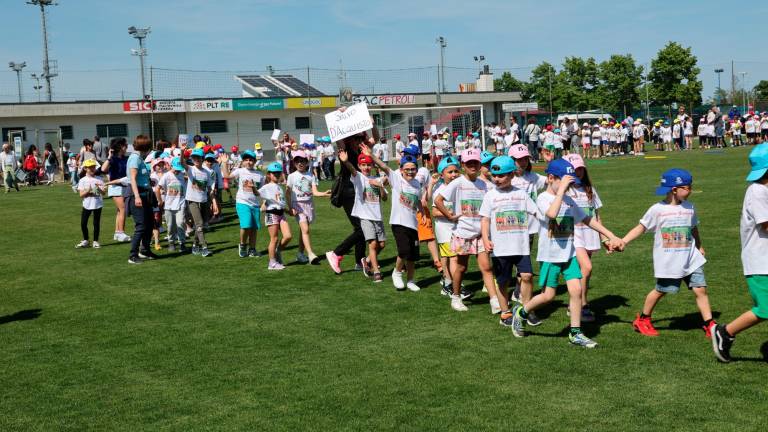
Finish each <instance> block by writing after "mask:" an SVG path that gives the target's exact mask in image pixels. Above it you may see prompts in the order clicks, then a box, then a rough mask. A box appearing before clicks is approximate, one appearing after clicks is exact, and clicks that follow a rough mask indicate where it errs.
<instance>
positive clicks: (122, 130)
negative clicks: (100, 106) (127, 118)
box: [96, 123, 128, 138]
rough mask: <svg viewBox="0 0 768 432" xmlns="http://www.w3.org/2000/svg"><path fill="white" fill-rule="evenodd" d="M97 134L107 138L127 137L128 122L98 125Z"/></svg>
mask: <svg viewBox="0 0 768 432" xmlns="http://www.w3.org/2000/svg"><path fill="white" fill-rule="evenodd" d="M96 135H98V136H100V137H107V138H125V137H127V136H128V125H127V124H126V123H118V124H100V125H96Z"/></svg>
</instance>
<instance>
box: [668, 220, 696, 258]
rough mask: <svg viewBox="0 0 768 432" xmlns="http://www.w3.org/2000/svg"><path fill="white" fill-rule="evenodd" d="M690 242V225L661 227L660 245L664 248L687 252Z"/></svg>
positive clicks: (691, 235)
mask: <svg viewBox="0 0 768 432" xmlns="http://www.w3.org/2000/svg"><path fill="white" fill-rule="evenodd" d="M692 244H693V234H692V230H691V227H690V226H680V227H665V228H662V229H661V247H662V248H664V249H680V250H682V251H686V252H687V251H688V250H690V248H691V245H692Z"/></svg>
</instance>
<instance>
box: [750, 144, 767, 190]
mask: <svg viewBox="0 0 768 432" xmlns="http://www.w3.org/2000/svg"><path fill="white" fill-rule="evenodd" d="M749 164H750V165H752V170H751V171H750V172H749V175H748V176H747V181H751V182H753V181H758V180H760V179H761V178H763V176H764V175H765V172H766V171H768V143H762V144H760V145H758V146H757V147H755V148H754V149H752V151H751V152H750V153H749Z"/></svg>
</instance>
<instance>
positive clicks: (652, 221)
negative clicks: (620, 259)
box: [623, 168, 716, 338]
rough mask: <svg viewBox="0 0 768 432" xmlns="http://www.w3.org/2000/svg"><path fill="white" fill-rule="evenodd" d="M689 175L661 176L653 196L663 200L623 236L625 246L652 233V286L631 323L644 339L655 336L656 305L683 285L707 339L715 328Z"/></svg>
mask: <svg viewBox="0 0 768 432" xmlns="http://www.w3.org/2000/svg"><path fill="white" fill-rule="evenodd" d="M692 185H693V176H691V173H689V172H688V171H686V170H683V169H679V168H673V169H671V170H669V171H666V172H665V173H664V174H662V175H661V185H660V186H659V187H658V188H656V195H664V196H665V198H664V199H663V200H662V201H660V202H658V203H656V204H654V205H652V206H651V208H650V209H648V211H647V212H646V213H645V215H644V216H643V218H642V219H640V223H639V224H638V225H637V226H636V227H634V228H632V230H630V231H629V232H628V233H627V235H625V236H624V239H623V240H624V242H625V243H627V244H628V243H629V242H631V241H633V240H635V239H636V238H638V237H640V236H641V235H642V234H643V233H645V232H646V231H653V232H654V233H655V234H654V242H653V272H654V276H655V277H656V287H655V288H654V289H653V290H651V292H649V293H648V295H647V296H646V297H645V303H644V304H643V310H642V312H641V313H639V314H638V315H637V317H636V319H635V320H634V321H633V322H632V327H634V329H635V331H637V332H639V333H640V334H642V335H644V336H658V335H659V332H658V331H656V329H655V328H654V327H653V324H652V323H651V314H652V313H653V309H654V308H655V307H656V304H657V303H658V302H659V300H661V298H662V297H664V296H665V295H666V294H668V293H673V294H676V293H677V292H678V291H679V290H680V284H681V283H682V282H685V284H686V285H687V286H688V289H690V290H691V291H693V293H694V294H695V295H696V305H697V306H698V308H699V312H700V313H701V318H702V320H703V326H702V328H703V329H704V333H705V335H706V336H707V337H708V338H709V337H710V336H711V332H712V329H713V328H714V326H715V325H716V323H715V321H714V320H713V319H712V309H711V308H710V306H709V297H708V296H707V282H706V280H705V279H704V263H706V262H707V260H706V259H705V258H704V248H703V247H702V245H701V238H700V237H699V229H698V227H697V225H698V224H699V219H698V217H697V216H696V209H694V207H693V204H691V203H690V202H688V201H687V199H688V196H689V195H690V194H691V186H692Z"/></svg>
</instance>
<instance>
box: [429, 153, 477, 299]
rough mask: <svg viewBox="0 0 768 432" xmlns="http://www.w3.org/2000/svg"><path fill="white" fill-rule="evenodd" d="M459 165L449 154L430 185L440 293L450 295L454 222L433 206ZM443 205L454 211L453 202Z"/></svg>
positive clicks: (444, 202)
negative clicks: (438, 262)
mask: <svg viewBox="0 0 768 432" xmlns="http://www.w3.org/2000/svg"><path fill="white" fill-rule="evenodd" d="M460 170H461V166H460V164H459V161H458V159H456V158H455V157H453V156H449V157H447V158H444V159H443V160H441V161H440V164H439V165H438V166H437V172H438V174H439V175H440V179H439V180H438V181H437V182H435V183H434V184H433V185H431V187H432V188H433V189H434V190H433V191H432V217H433V218H434V227H435V241H437V247H438V251H439V253H440V261H441V263H442V267H443V282H442V286H443V288H442V290H441V291H440V292H441V294H443V295H447V296H449V297H450V296H451V295H452V294H453V276H452V271H453V269H454V268H455V267H456V253H455V252H453V251H452V250H451V233H452V232H453V228H454V227H455V226H456V223H455V222H454V221H452V220H450V219H448V218H447V217H446V216H447V215H445V214H443V212H441V211H440V210H439V209H438V208H437V206H435V198H436V197H437V195H438V194H440V192H442V191H443V190H444V189H445V188H446V187H448V185H449V184H450V183H451V182H452V181H453V180H455V179H456V178H458V177H459V176H460V175H461V171H460ZM443 205H444V206H445V207H446V208H447V209H449V210H450V211H454V207H453V202H451V201H448V200H444V201H443ZM461 296H462V297H463V298H467V297H470V294H469V293H465V292H462V293H461Z"/></svg>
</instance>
